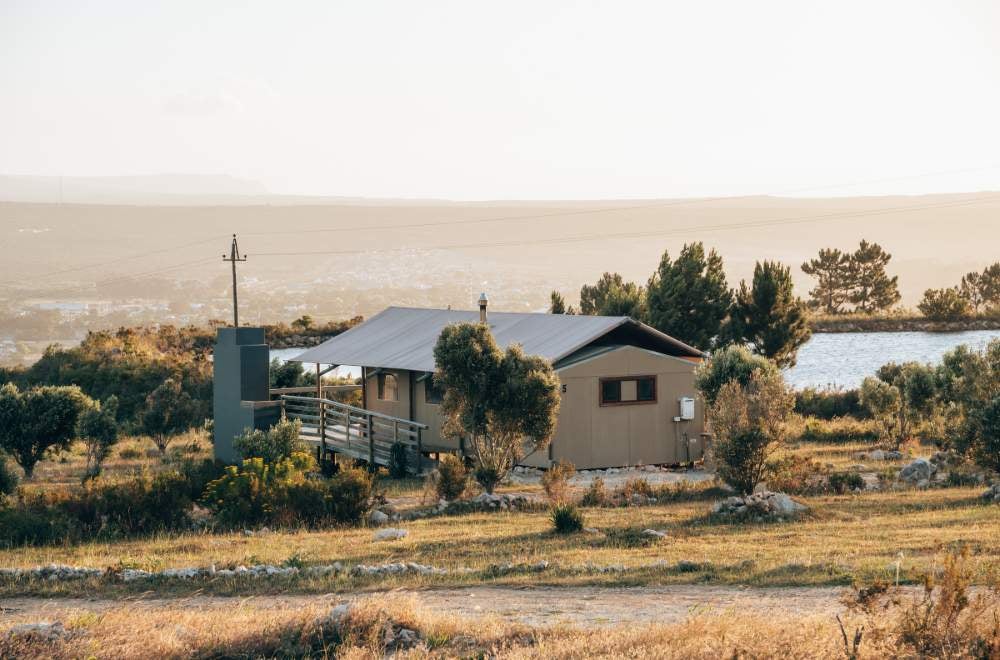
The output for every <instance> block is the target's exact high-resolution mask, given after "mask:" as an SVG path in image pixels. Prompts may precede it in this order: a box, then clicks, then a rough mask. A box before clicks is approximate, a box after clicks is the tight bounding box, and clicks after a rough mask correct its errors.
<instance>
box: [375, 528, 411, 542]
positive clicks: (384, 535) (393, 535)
mask: <svg viewBox="0 0 1000 660" xmlns="http://www.w3.org/2000/svg"><path fill="white" fill-rule="evenodd" d="M407 534H409V532H407V531H406V530H405V529H400V528H398V527H386V528H385V529H380V530H379V531H377V532H375V535H374V536H373V537H372V539H373V540H375V541H395V540H397V539H401V538H404V537H405V536H406V535H407Z"/></svg>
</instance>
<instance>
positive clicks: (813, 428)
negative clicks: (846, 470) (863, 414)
mask: <svg viewBox="0 0 1000 660" xmlns="http://www.w3.org/2000/svg"><path fill="white" fill-rule="evenodd" d="M798 439H799V440H801V441H803V442H831V443H836V442H851V443H855V442H875V441H876V440H878V439H879V429H878V426H877V425H876V424H875V423H874V422H873V421H871V420H866V421H860V420H858V419H855V418H853V417H834V418H833V419H827V420H823V419H816V418H814V417H813V418H809V419H807V420H805V425H804V426H803V428H802V432H801V433H800V434H799V438H798Z"/></svg>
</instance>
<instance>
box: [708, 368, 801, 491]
mask: <svg viewBox="0 0 1000 660" xmlns="http://www.w3.org/2000/svg"><path fill="white" fill-rule="evenodd" d="M793 406H794V397H793V396H792V395H791V393H790V392H789V391H788V388H787V386H786V385H785V382H784V380H782V377H781V374H780V373H778V372H777V371H776V370H767V371H764V370H758V371H755V372H753V374H752V375H751V377H750V382H749V383H748V384H747V385H743V384H742V383H740V382H739V381H736V380H733V381H730V382H728V383H726V384H725V385H723V386H722V389H720V390H719V393H718V395H717V397H716V399H715V404H714V405H713V406H712V409H711V420H712V426H713V428H714V429H715V433H716V439H715V441H714V442H713V444H712V456H713V458H714V460H715V464H716V472H717V474H718V476H719V478H720V479H722V480H723V481H725V482H726V483H727V484H729V485H730V486H732V487H733V488H735V489H736V490H738V491H740V492H743V493H751V492H753V490H754V488H756V486H757V484H759V483H760V482H761V481H763V480H764V479H765V478H766V477H767V475H768V473H769V471H770V470H769V468H770V466H769V464H768V460H769V458H770V456H771V454H772V453H773V451H774V450H775V449H776V448H777V447H778V446H780V445H781V443H782V442H784V439H785V422H786V419H787V418H788V415H789V413H790V412H791V410H792V407H793Z"/></svg>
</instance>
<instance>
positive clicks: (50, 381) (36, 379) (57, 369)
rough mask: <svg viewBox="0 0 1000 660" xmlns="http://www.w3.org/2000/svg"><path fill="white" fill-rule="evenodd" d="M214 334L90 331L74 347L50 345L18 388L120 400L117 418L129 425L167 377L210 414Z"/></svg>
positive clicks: (200, 331) (168, 330) (202, 331)
mask: <svg viewBox="0 0 1000 660" xmlns="http://www.w3.org/2000/svg"><path fill="white" fill-rule="evenodd" d="M214 339H215V332H214V330H211V329H209V328H196V327H187V328H175V327H173V326H169V325H164V326H160V327H158V328H156V329H152V328H120V329H119V330H117V331H111V332H104V331H102V332H91V333H89V334H88V335H87V336H86V338H84V340H83V341H82V342H81V343H80V345H79V346H75V347H73V348H61V347H59V346H50V347H49V348H48V349H46V351H45V353H44V355H43V356H42V358H41V359H40V360H39V361H38V362H36V363H35V364H33V365H32V366H31V367H30V368H28V369H27V370H26V371H24V372H23V373H22V374H20V375H19V383H20V385H21V386H22V387H29V386H32V385H78V386H79V387H80V389H81V390H82V391H83V392H84V393H85V394H86V395H88V396H90V397H91V398H94V399H97V400H100V401H106V400H107V399H108V398H109V397H111V396H116V397H118V402H119V406H118V418H119V419H120V420H125V421H133V420H134V419H135V418H136V417H137V416H138V413H139V411H140V410H141V409H142V407H143V405H144V404H145V401H146V398H147V397H148V396H149V394H150V393H151V392H152V391H153V390H154V389H156V388H157V387H158V386H159V385H160V384H161V383H163V381H164V380H166V379H168V378H171V379H173V380H175V381H177V382H179V383H180V384H181V387H182V389H183V390H184V391H185V392H186V393H187V394H188V395H189V396H190V397H191V399H192V400H193V401H194V402H195V405H196V406H197V407H198V415H197V416H198V417H199V418H203V417H207V416H208V415H209V411H210V409H211V400H212V363H211V362H210V361H209V360H208V356H209V355H210V354H211V351H212V345H213V343H214Z"/></svg>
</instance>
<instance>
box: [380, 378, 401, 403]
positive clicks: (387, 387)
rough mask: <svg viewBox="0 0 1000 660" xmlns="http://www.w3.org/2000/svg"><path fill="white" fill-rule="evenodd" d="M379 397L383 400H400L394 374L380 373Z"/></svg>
mask: <svg viewBox="0 0 1000 660" xmlns="http://www.w3.org/2000/svg"><path fill="white" fill-rule="evenodd" d="M378 398H379V399H381V400H382V401H398V400H399V392H398V389H397V385H396V377H395V376H394V375H393V374H379V375H378Z"/></svg>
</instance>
